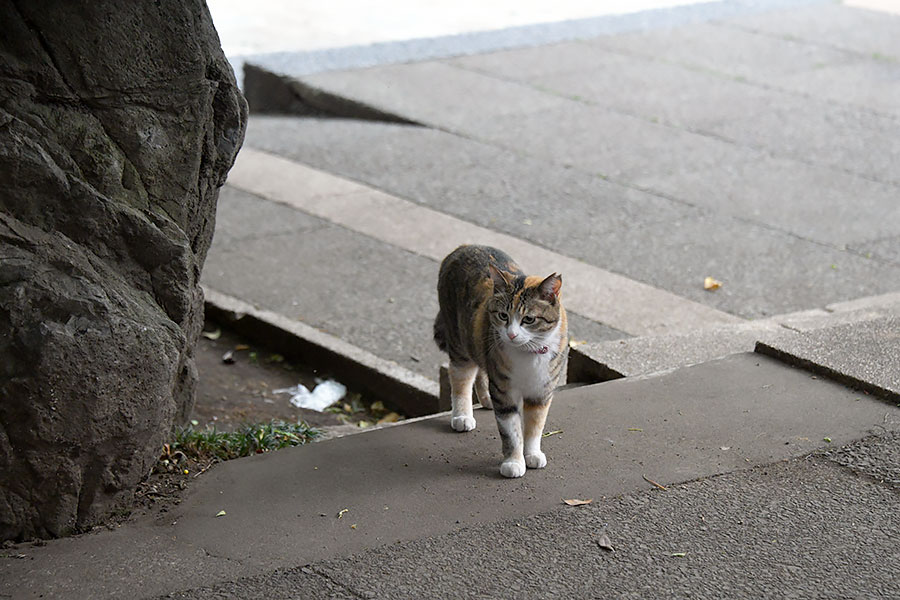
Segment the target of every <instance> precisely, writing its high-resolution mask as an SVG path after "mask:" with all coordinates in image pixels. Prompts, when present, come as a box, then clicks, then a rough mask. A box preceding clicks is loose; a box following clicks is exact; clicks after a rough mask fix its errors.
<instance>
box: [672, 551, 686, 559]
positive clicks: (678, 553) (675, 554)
mask: <svg viewBox="0 0 900 600" xmlns="http://www.w3.org/2000/svg"><path fill="white" fill-rule="evenodd" d="M671 556H674V557H675V558H683V557H685V556H687V552H673V553H672V554H671Z"/></svg>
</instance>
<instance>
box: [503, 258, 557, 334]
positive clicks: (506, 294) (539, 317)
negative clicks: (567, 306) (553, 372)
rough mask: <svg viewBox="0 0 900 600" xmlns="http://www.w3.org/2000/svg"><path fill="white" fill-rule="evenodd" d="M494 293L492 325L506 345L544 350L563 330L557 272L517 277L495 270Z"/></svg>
mask: <svg viewBox="0 0 900 600" xmlns="http://www.w3.org/2000/svg"><path fill="white" fill-rule="evenodd" d="M492 278H493V280H494V295H493V297H492V298H491V299H490V301H489V303H488V312H489V314H490V319H491V326H492V327H493V328H494V329H495V330H496V332H497V338H498V339H499V340H500V343H501V344H503V345H504V346H505V347H511V348H519V349H522V350H530V351H532V352H541V351H542V350H543V351H544V352H546V350H544V348H545V347H546V345H547V344H548V343H549V342H550V341H551V338H552V337H553V336H554V335H555V333H556V332H557V331H558V329H559V319H560V304H559V290H560V287H561V286H562V277H560V276H559V275H557V274H555V273H554V274H553V275H550V276H549V277H547V278H546V279H543V280H542V279H541V278H539V277H519V278H513V277H512V276H510V275H509V274H508V273H503V272H500V271H497V274H496V275H494V274H493V273H492Z"/></svg>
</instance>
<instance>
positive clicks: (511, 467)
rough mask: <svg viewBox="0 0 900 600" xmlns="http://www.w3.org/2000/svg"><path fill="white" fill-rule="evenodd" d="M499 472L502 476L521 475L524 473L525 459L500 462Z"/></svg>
mask: <svg viewBox="0 0 900 600" xmlns="http://www.w3.org/2000/svg"><path fill="white" fill-rule="evenodd" d="M500 474H501V475H503V476H504V477H521V476H522V475H524V474H525V461H519V460H515V459H510V460H505V461H503V462H502V463H500Z"/></svg>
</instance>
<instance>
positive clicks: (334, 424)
mask: <svg viewBox="0 0 900 600" xmlns="http://www.w3.org/2000/svg"><path fill="white" fill-rule="evenodd" d="M195 359H196V364H197V372H198V374H199V382H198V386H197V399H196V403H195V405H194V411H193V413H192V414H191V426H192V427H193V428H194V429H205V428H207V427H214V428H215V429H216V430H217V431H235V430H239V429H240V428H241V427H243V426H245V425H247V424H252V423H266V422H269V421H272V420H280V421H287V422H292V423H296V422H297V421H298V420H302V421H305V422H306V423H307V424H309V425H310V426H312V427H315V428H316V429H319V430H321V431H322V436H321V437H320V438H319V439H327V438H329V437H335V436H339V435H348V434H351V433H357V432H360V431H363V430H364V429H366V428H367V427H370V426H374V425H376V424H378V422H379V420H384V419H387V420H388V421H394V420H397V419H402V418H403V416H402V415H399V414H398V413H396V411H395V410H393V408H392V407H390V406H384V405H383V404H382V403H380V402H375V403H372V402H370V401H368V400H367V399H366V398H365V397H364V396H362V395H361V394H359V393H356V392H354V391H353V390H352V388H351V389H349V390H348V392H347V395H346V396H345V397H344V398H343V399H342V400H341V401H339V402H338V403H337V404H336V405H335V406H333V407H331V408H329V409H327V411H326V412H318V411H314V410H309V409H305V408H297V407H295V406H293V405H292V404H291V402H290V398H291V395H290V394H287V393H275V392H276V390H280V389H286V388H291V387H294V386H296V385H297V384H298V383H300V384H303V385H304V386H306V387H307V388H308V389H310V390H312V389H314V388H315V386H316V385H317V383H318V382H320V381H323V380H328V379H331V374H330V373H327V372H323V371H319V370H317V369H313V368H311V367H309V366H306V365H302V364H298V363H297V362H294V361H291V360H290V359H288V358H286V357H284V356H281V355H280V354H278V353H275V352H272V351H270V350H268V349H267V348H265V347H264V346H261V345H259V344H255V343H253V342H250V341H248V340H246V339H244V338H243V337H241V336H238V335H237V334H235V333H233V332H231V331H229V330H228V329H225V328H222V327H220V326H219V325H217V324H215V323H207V326H206V328H205V330H204V335H203V336H202V337H201V338H200V341H199V343H198V345H197V348H196V351H195ZM216 462H217V461H216V460H214V459H208V460H203V461H197V460H194V459H192V458H190V457H186V456H184V455H183V454H181V453H177V452H172V451H171V450H170V449H169V448H166V449H163V450H162V452H161V454H160V461H159V462H158V463H157V465H156V466H155V468H154V470H153V473H152V474H151V475H150V477H149V478H148V479H147V480H146V481H145V482H143V483H142V484H141V485H140V487H139V488H138V490H137V491H136V492H135V502H134V507H133V509H132V511H130V512H129V511H123V515H122V516H121V518H115V519H112V520H111V521H110V523H109V524H108V526H110V527H116V526H118V525H119V524H120V523H122V522H123V521H124V520H126V519H128V520H130V519H131V518H136V517H138V516H147V515H149V516H150V517H152V518H163V517H165V513H167V512H168V511H169V510H171V509H172V508H173V507H174V506H176V505H177V504H179V503H180V502H181V498H182V496H183V494H184V492H185V490H186V489H187V488H188V486H189V485H190V484H191V482H192V481H194V480H195V479H196V478H197V477H199V476H201V475H202V474H203V473H205V472H206V471H208V470H209V469H211V468H214V467H215V464H216Z"/></svg>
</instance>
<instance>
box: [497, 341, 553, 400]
mask: <svg viewBox="0 0 900 600" xmlns="http://www.w3.org/2000/svg"><path fill="white" fill-rule="evenodd" d="M552 356H553V355H552V353H550V352H546V353H544V354H535V353H532V352H522V351H519V350H512V351H511V352H510V353H509V354H508V358H509V362H510V370H511V371H512V373H511V375H510V384H511V386H510V387H512V388H514V389H516V390H518V392H519V393H521V394H522V397H523V398H541V397H543V395H544V389H545V388H546V386H547V382H548V381H550V359H551V357H552Z"/></svg>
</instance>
